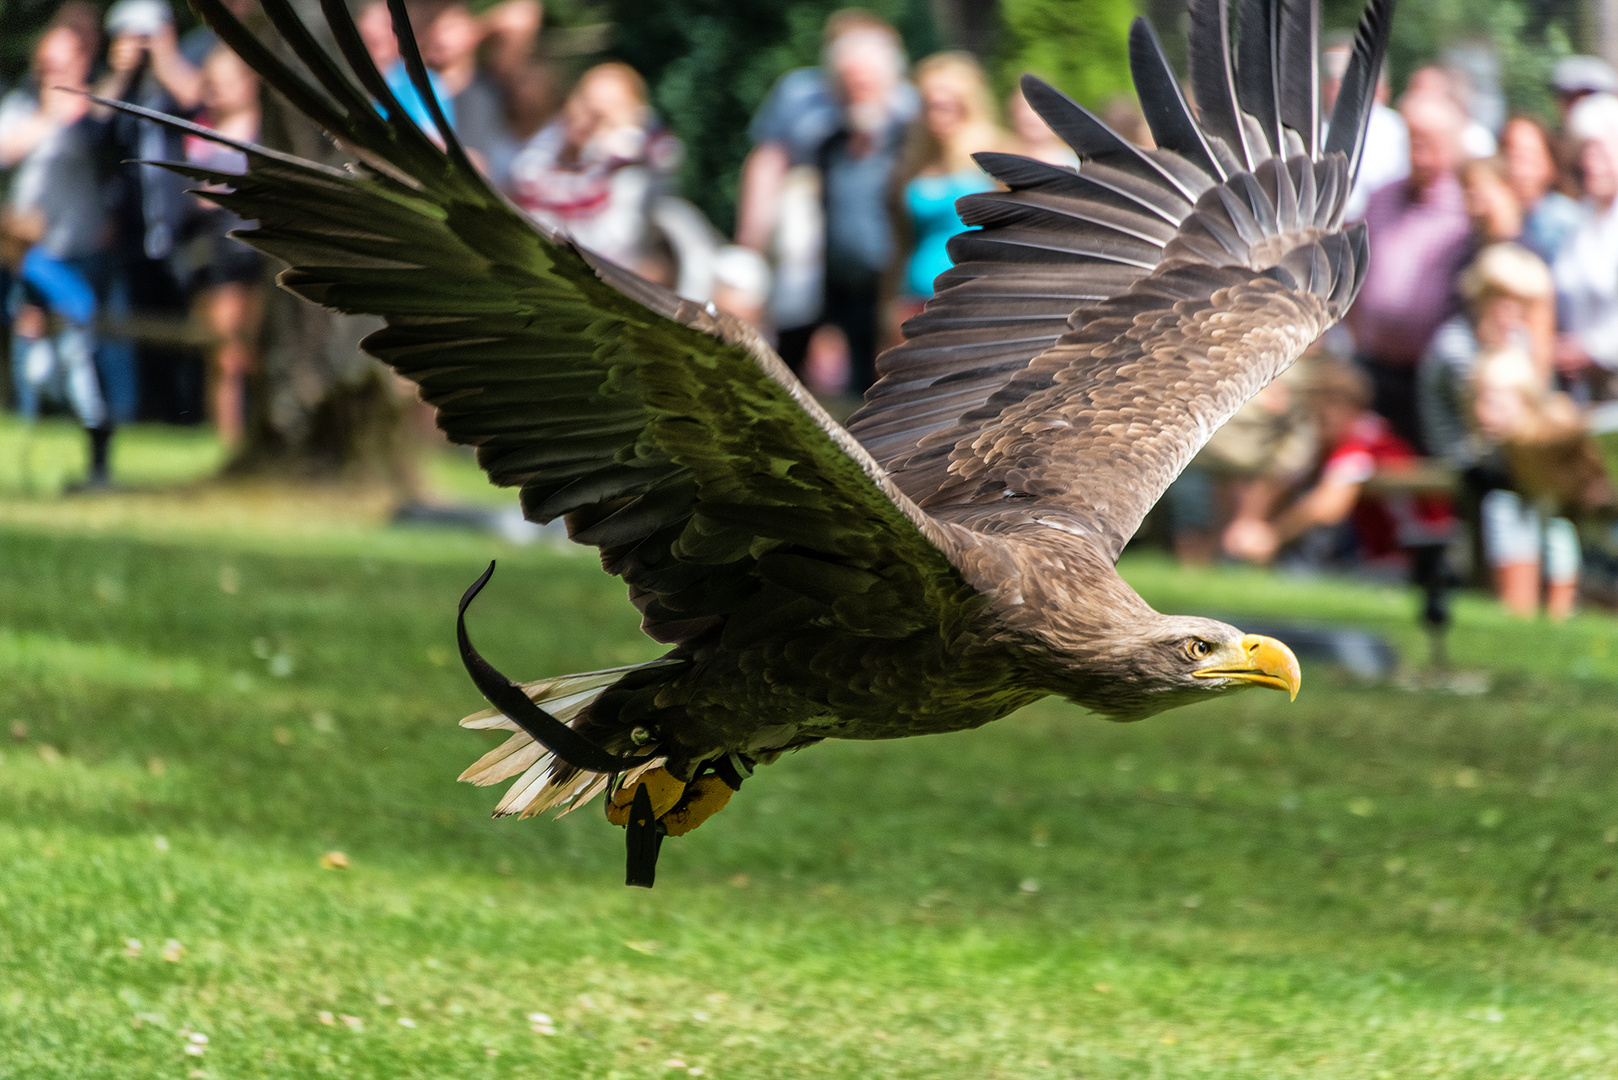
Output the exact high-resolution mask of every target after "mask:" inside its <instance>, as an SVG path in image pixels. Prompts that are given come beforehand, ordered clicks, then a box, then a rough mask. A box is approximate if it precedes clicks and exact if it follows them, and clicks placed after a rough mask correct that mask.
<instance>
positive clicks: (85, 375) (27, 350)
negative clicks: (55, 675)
mask: <svg viewBox="0 0 1618 1080" xmlns="http://www.w3.org/2000/svg"><path fill="white" fill-rule="evenodd" d="M92 47H93V46H92V45H91V43H90V42H89V41H88V40H86V37H85V35H84V33H83V31H82V28H75V27H73V26H71V25H68V24H65V23H58V24H56V25H54V26H51V27H49V28H47V29H46V31H45V33H44V34H43V35H42V36H41V37H40V39H39V41H38V42H37V43H36V44H35V46H34V52H33V79H32V80H31V84H30V85H28V86H25V87H23V88H20V89H17V90H14V91H12V92H11V93H10V94H7V95H6V97H5V98H4V99H3V100H0V168H6V169H13V168H14V169H15V173H14V174H13V175H12V177H11V188H10V193H9V197H8V200H7V203H6V207H5V216H4V221H3V223H0V224H3V228H0V232H3V233H4V234H5V239H6V246H7V248H8V249H9V251H8V255H9V256H10V257H11V258H9V259H8V261H13V262H15V263H16V265H15V266H14V269H15V270H16V271H17V277H16V280H15V281H14V282H13V289H12V294H11V296H10V297H9V298H8V304H7V308H8V313H9V315H10V317H11V318H10V321H11V332H12V341H11V356H12V363H13V365H14V371H15V379H14V384H15V389H16V393H17V406H18V412H19V413H21V414H22V416H23V417H25V418H27V419H33V418H34V417H35V416H37V415H38V411H39V398H38V392H39V390H41V389H43V388H45V387H47V386H49V385H50V384H52V383H54V382H60V383H61V384H62V385H63V389H64V390H65V395H66V397H67V399H68V403H69V404H70V405H71V407H72V409H73V411H74V413H75V414H76V415H77V416H78V418H79V422H80V423H82V424H83V425H84V428H85V431H86V432H87V433H88V434H89V439H90V475H89V480H88V483H89V485H91V486H105V485H106V483H107V482H108V479H109V452H110V447H111V442H112V431H113V417H112V416H110V415H109V412H108V409H107V405H106V400H105V397H104V395H103V392H102V387H101V381H100V378H99V376H98V375H97V372H96V365H95V353H96V345H97V342H96V338H95V332H94V320H95V317H96V315H97V314H98V311H99V309H100V308H101V306H102V305H101V297H100V296H99V295H98V292H97V289H96V285H98V284H104V282H105V280H106V273H105V270H106V266H107V258H106V244H105V241H106V236H107V214H106V206H105V202H104V200H103V197H102V192H101V169H100V146H101V141H102V127H103V125H102V124H101V122H100V121H99V120H98V119H97V118H96V117H95V116H94V115H92V112H91V105H90V101H89V99H88V98H87V97H85V96H84V92H85V91H87V90H89V88H90V86H89V76H90V64H91V59H92ZM53 318H54V319H55V320H57V321H58V322H59V324H60V329H58V330H57V331H56V332H55V333H52V332H51V328H50V322H51V319H53Z"/></svg>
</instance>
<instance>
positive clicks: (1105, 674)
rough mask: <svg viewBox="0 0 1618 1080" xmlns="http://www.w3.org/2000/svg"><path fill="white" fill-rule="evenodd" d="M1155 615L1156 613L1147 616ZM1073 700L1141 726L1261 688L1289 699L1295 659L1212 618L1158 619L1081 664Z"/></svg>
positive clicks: (1296, 681)
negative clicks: (1081, 682) (1170, 712)
mask: <svg viewBox="0 0 1618 1080" xmlns="http://www.w3.org/2000/svg"><path fill="white" fill-rule="evenodd" d="M1153 614H1154V615H1155V614H1156V613H1155V612H1154V613H1153ZM1086 667H1087V668H1088V669H1089V674H1090V675H1092V676H1095V677H1092V678H1087V679H1086V680H1085V683H1086V685H1085V686H1084V687H1083V689H1082V691H1080V692H1079V693H1074V694H1070V695H1069V696H1070V697H1072V698H1073V700H1075V701H1077V702H1078V703H1079V704H1081V705H1085V706H1087V707H1088V708H1090V709H1093V710H1094V711H1096V712H1098V713H1101V714H1102V715H1103V716H1105V717H1107V718H1108V719H1110V720H1120V721H1127V720H1144V719H1146V718H1147V717H1148V716H1154V715H1156V714H1157V713H1160V712H1163V711H1164V710H1166V709H1177V708H1179V707H1180V706H1182V705H1191V704H1194V703H1196V702H1198V701H1206V700H1208V699H1210V698H1213V697H1218V696H1220V695H1223V694H1228V693H1231V692H1232V691H1235V690H1245V689H1247V688H1248V687H1253V686H1262V687H1267V688H1269V689H1271V690H1282V691H1285V692H1286V693H1288V694H1290V695H1291V696H1292V698H1294V699H1296V698H1297V696H1298V686H1299V685H1300V683H1301V682H1302V676H1301V674H1300V672H1299V670H1298V658H1297V657H1296V656H1294V655H1293V653H1292V650H1291V649H1289V648H1287V647H1286V646H1285V645H1283V644H1282V643H1281V642H1279V641H1277V640H1275V639H1274V638H1269V637H1263V636H1261V635H1259V634H1244V633H1242V632H1241V631H1240V630H1238V629H1236V628H1235V627H1234V626H1231V625H1229V624H1227V623H1222V622H1219V621H1218V620H1216V619H1201V618H1193V617H1186V616H1167V615H1157V616H1156V617H1155V618H1152V619H1149V620H1145V621H1144V624H1143V625H1141V626H1139V627H1137V628H1136V630H1135V632H1134V633H1131V634H1127V635H1122V636H1121V637H1119V638H1115V639H1114V643H1113V647H1112V648H1110V649H1108V650H1107V654H1106V655H1103V656H1091V657H1089V658H1087V663H1086Z"/></svg>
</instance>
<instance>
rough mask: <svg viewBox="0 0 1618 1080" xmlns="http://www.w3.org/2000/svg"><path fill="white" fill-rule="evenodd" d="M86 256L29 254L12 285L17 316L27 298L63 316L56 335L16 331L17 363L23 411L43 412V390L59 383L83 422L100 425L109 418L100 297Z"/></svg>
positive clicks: (36, 251) (19, 401)
mask: <svg viewBox="0 0 1618 1080" xmlns="http://www.w3.org/2000/svg"><path fill="white" fill-rule="evenodd" d="M81 262H82V260H73V259H58V258H56V257H55V256H53V255H50V254H49V253H47V252H45V251H43V250H41V249H39V248H34V249H32V250H30V251H29V252H28V254H27V255H26V256H24V257H23V261H22V266H21V267H20V272H19V275H18V279H17V281H16V282H15V283H14V284H13V286H12V295H11V311H12V316H13V321H15V316H16V312H17V310H18V309H19V308H20V307H21V306H22V305H23V304H25V303H30V302H31V303H37V304H39V305H40V306H42V307H44V308H45V309H46V310H47V311H48V312H50V313H52V314H54V315H56V316H58V317H59V319H60V320H61V323H62V325H61V328H60V329H59V330H58V331H57V332H56V333H55V334H47V335H43V336H40V337H37V338H31V337H24V336H23V335H22V334H19V333H16V332H15V331H14V332H13V334H12V343H11V362H12V374H13V382H14V383H15V385H16V391H17V411H18V412H19V413H20V414H21V415H22V416H24V417H26V418H28V419H33V418H34V417H36V416H38V415H39V393H40V391H41V390H44V389H48V388H51V387H53V386H56V385H58V384H59V386H60V392H61V393H62V395H63V396H64V397H66V398H67V401H68V404H69V405H71V406H72V408H73V412H74V414H75V415H77V416H78V418H79V422H80V423H82V424H83V425H84V426H85V427H87V428H99V427H102V426H104V425H105V424H106V422H107V403H106V399H105V398H104V397H103V396H102V393H101V382H100V379H99V378H98V377H97V375H96V368H95V347H96V342H95V333H94V330H93V328H92V324H93V321H94V319H95V314H96V306H97V305H96V296H95V292H94V289H93V288H92V287H91V284H90V280H89V277H88V276H87V274H86V273H85V272H84V271H85V270H86V269H87V268H86V267H84V266H81V265H79V264H80V263H81Z"/></svg>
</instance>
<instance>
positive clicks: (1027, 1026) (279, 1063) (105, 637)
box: [0, 427, 1618, 1080]
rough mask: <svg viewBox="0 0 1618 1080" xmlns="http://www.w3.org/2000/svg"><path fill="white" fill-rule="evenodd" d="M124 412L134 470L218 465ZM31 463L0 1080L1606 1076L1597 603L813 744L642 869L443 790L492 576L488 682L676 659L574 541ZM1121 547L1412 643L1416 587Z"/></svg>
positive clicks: (1613, 653) (1611, 678)
mask: <svg viewBox="0 0 1618 1080" xmlns="http://www.w3.org/2000/svg"><path fill="white" fill-rule="evenodd" d="M133 436H134V437H132V438H130V439H128V440H126V441H125V443H124V449H123V456H122V457H121V459H120V467H121V468H122V469H123V470H124V474H125V475H126V476H133V477H135V478H136V479H137V480H142V481H143V482H149V483H156V482H158V481H163V482H173V481H176V480H181V479H184V477H185V476H187V475H195V474H197V473H199V472H202V471H205V470H206V469H208V468H211V467H212V465H213V463H214V462H216V461H217V451H215V450H213V449H212V448H211V447H210V446H209V444H208V443H207V440H206V439H203V438H201V437H198V436H192V435H183V434H181V435H175V434H169V433H161V432H158V433H153V432H140V431H136V432H134V433H133ZM18 438H19V436H18V432H17V431H16V429H14V428H5V429H0V1077H3V1078H8V1080H9V1078H13V1077H15V1078H28V1080H35V1078H46V1077H50V1078H54V1077H64V1078H66V1077H74V1078H78V1077H97V1078H122V1077H129V1078H136V1077H139V1078H142V1080H146V1078H152V1077H159V1078H168V1077H174V1078H181V1077H203V1076H206V1077H210V1078H219V1080H226V1078H235V1077H299V1078H301V1077H311V1076H335V1077H377V1078H389V1080H391V1078H405V1077H422V1078H429V1077H430V1078H450V1077H455V1078H460V1077H478V1078H483V1077H488V1078H497V1077H498V1078H504V1077H512V1078H536V1080H537V1078H571V1077H590V1078H601V1080H606V1078H620V1077H622V1078H641V1077H661V1078H678V1077H683V1076H698V1075H700V1076H706V1077H722V1078H734V1080H765V1078H800V1077H835V1078H845V1077H847V1078H855V1077H858V1078H865V1077H880V1078H916V1080H923V1078H925V1080H935V1078H963V1080H968V1078H969V1080H985V1078H1006V1080H1012V1078H1017V1080H1021V1078H1047V1077H1048V1078H1080V1077H1083V1078H1125V1077H1128V1078H1134V1077H1140V1078H1148V1077H1150V1078H1176V1080H1177V1078H1193V1077H1195V1078H1205V1077H1206V1078H1213V1077H1219V1078H1242V1080H1247V1078H1255V1077H1290V1076H1305V1077H1312V1078H1313V1077H1322V1078H1334V1077H1342V1078H1356V1080H1359V1078H1369V1077H1398V1078H1401V1080H1402V1078H1408V1077H1427V1076H1440V1077H1475V1078H1489V1080H1500V1078H1520V1077H1543V1078H1547V1080H1550V1078H1554V1080H1569V1078H1574V1077H1590V1078H1597V1077H1610V1076H1613V1075H1615V1074H1618V1012H1615V1010H1614V1002H1615V1001H1618V876H1615V875H1614V874H1613V868H1614V865H1615V864H1618V783H1615V776H1618V622H1614V621H1611V620H1609V619H1607V618H1604V617H1601V616H1594V615H1589V616H1581V617H1579V618H1578V619H1575V620H1574V621H1573V622H1572V623H1571V624H1569V625H1566V626H1562V627H1550V626H1547V625H1545V624H1543V623H1514V622H1510V621H1508V620H1506V619H1504V618H1503V617H1502V616H1500V615H1499V614H1498V613H1496V612H1495V611H1494V609H1493V608H1492V607H1491V606H1490V605H1488V604H1486V603H1484V602H1482V601H1481V600H1466V601H1463V602H1462V603H1461V604H1460V606H1459V612H1458V619H1459V625H1458V627H1457V630H1456V632H1455V634H1454V636H1453V641H1452V651H1453V654H1454V659H1455V662H1456V664H1457V665H1458V666H1460V667H1463V668H1466V669H1468V670H1470V671H1473V672H1478V671H1487V672H1488V673H1489V676H1490V680H1489V689H1488V691H1487V692H1486V693H1483V694H1475V693H1472V694H1465V693H1454V692H1439V691H1432V690H1413V689H1401V688H1399V687H1398V686H1397V685H1389V686H1360V685H1356V684H1354V683H1352V682H1350V681H1348V680H1347V679H1346V678H1345V677H1342V676H1338V675H1335V674H1334V673H1333V672H1331V671H1329V670H1325V669H1321V668H1318V667H1314V666H1309V665H1306V667H1305V678H1304V689H1303V692H1302V694H1301V695H1300V697H1299V699H1298V701H1297V702H1296V704H1290V705H1289V704H1288V703H1287V701H1286V699H1285V697H1284V696H1283V695H1280V694H1274V693H1266V692H1262V691H1253V692H1250V693H1248V694H1245V695H1240V696H1237V697H1234V698H1231V699H1227V700H1226V701H1224V702H1221V703H1217V704H1213V705H1209V706H1204V707H1199V708H1197V709H1194V710H1188V711H1182V712H1179V713H1171V714H1168V715H1165V716H1161V717H1158V718H1156V719H1154V720H1150V721H1147V722H1145V723H1141V724H1136V725H1129V726H1116V725H1111V724H1108V723H1105V722H1102V721H1098V720H1095V719H1093V718H1090V717H1087V716H1085V715H1084V714H1083V713H1082V712H1081V711H1080V710H1078V709H1076V708H1074V707H1071V706H1068V705H1065V704H1061V703H1057V702H1047V703H1044V704H1042V705H1040V706H1037V707H1035V708H1032V709H1029V710H1027V711H1026V712H1024V713H1022V714H1020V715H1018V716H1016V717H1013V718H1011V719H1009V720H1006V721H1003V722H1001V723H998V724H994V725H991V726H989V727H987V728H984V729H982V730H979V731H976V732H972V733H967V734H960V735H951V736H942V737H935V738H926V739H917V740H910V741H905V742H899V743H892V744H857V743H841V744H827V745H822V746H818V747H814V748H812V749H810V750H808V751H806V752H804V753H801V754H799V755H796V756H794V757H791V758H789V759H786V760H783V761H782V762H781V763H779V764H777V765H775V766H773V767H770V768H767V769H763V770H760V772H759V773H758V775H757V776H756V777H754V778H753V779H751V780H749V781H748V783H747V785H746V786H745V788H744V789H743V791H742V792H741V794H740V795H739V796H738V797H737V798H736V799H735V800H734V801H733V802H732V803H731V805H730V807H729V808H728V809H726V810H725V811H724V813H722V814H720V815H718V816H717V817H715V818H714V819H713V820H712V821H711V822H709V823H708V824H706V825H705V826H704V827H703V828H701V829H700V830H698V831H697V832H695V833H693V834H691V835H690V836H687V837H684V838H681V839H678V840H671V841H669V842H668V843H667V844H665V846H664V849H663V858H662V865H661V867H660V869H659V881H658V885H657V888H656V889H655V890H652V891H649V892H648V891H642V890H629V889H625V888H624V887H623V885H622V884H621V882H622V876H623V833H622V832H621V831H620V830H618V829H615V828H612V827H611V826H609V825H608V824H607V823H606V822H605V821H604V820H603V819H602V817H601V815H600V814H599V812H598V811H596V810H594V809H593V808H592V809H591V810H587V811H584V812H581V813H578V814H576V815H573V816H571V817H568V818H566V819H563V820H561V821H550V820H530V821H523V822H517V821H512V820H502V821H492V820H490V819H489V817H488V814H489V811H490V810H491V809H492V807H493V804H494V802H495V801H496V799H497V797H498V792H499V790H500V789H476V788H471V787H469V786H466V785H460V784H457V783H455V781H454V778H455V775H456V774H457V773H458V772H459V771H460V770H461V769H462V768H463V767H464V766H465V765H467V764H468V763H470V762H471V761H472V760H473V759H474V758H475V757H476V756H477V755H478V754H480V753H481V752H482V751H483V750H484V749H485V748H486V747H487V746H488V745H489V744H490V743H491V742H492V741H493V740H492V738H491V737H487V736H485V735H483V734H480V733H473V732H467V731H463V730H461V729H459V728H457V727H456V726H455V723H454V721H455V720H456V719H458V718H459V717H460V716H462V715H464V714H465V713H467V712H469V711H471V710H473V709H474V708H476V707H478V705H479V704H480V702H479V700H478V698H477V695H476V692H475V691H474V690H472V688H471V687H470V685H469V683H468V681H467V679H466V677H465V675H464V673H462V672H461V671H460V669H459V665H458V662H457V661H456V659H455V656H454V622H453V617H454V605H455V601H456V599H457V598H458V596H459V595H460V593H461V590H462V589H464V588H465V586H466V585H467V584H468V583H469V582H470V581H471V580H472V579H473V578H474V577H475V576H476V575H477V573H478V572H480V571H481V570H482V568H483V566H484V565H486V563H487V561H488V560H489V559H490V558H498V559H499V561H500V570H499V572H498V573H497V574H496V576H495V578H494V581H493V583H492V585H491V586H490V588H489V589H488V590H487V591H486V592H485V594H484V598H483V599H481V600H480V601H479V604H478V606H477V607H476V608H475V609H474V612H473V617H472V628H473V633H474V635H475V637H476V639H477V641H478V643H479V645H480V647H482V648H483V649H484V651H485V652H486V653H487V654H488V655H489V656H490V658H491V659H492V660H493V661H494V662H495V663H496V664H497V665H499V666H500V667H501V668H502V669H503V670H505V671H506V672H507V673H509V674H511V675H513V676H519V677H538V676H540V675H546V674H553V673H560V672H569V671H577V670H585V669H589V668H594V667H603V666H609V665H615V664H621V663H626V662H631V661H635V660H639V659H644V658H649V657H651V656H653V655H655V654H656V652H657V647H656V646H654V645H653V644H652V643H651V642H649V641H646V640H645V639H643V638H642V637H641V636H640V635H639V633H638V631H637V629H636V618H635V616H634V612H633V610H632V609H631V608H630V606H629V604H628V603H627V602H626V601H625V599H624V596H623V589H622V587H621V585H620V584H619V583H617V582H615V581H613V580H611V579H609V578H607V577H605V576H604V575H603V574H602V573H601V572H600V571H599V569H598V568H597V564H596V562H595V560H594V558H593V556H592V555H591V554H590V553H588V552H580V553H577V554H572V553H569V552H567V551H565V550H562V549H559V548H555V547H552V546H549V545H535V546H533V547H528V548H515V547H511V546H508V545H505V544H503V543H502V542H500V541H498V540H495V539H492V538H485V537H482V536H477V535H472V534H463V533H446V532H426V531H406V530H401V529H389V528H387V527H385V526H384V525H383V524H381V521H380V518H381V511H380V510H379V509H377V507H379V506H380V503H379V502H378V501H377V500H375V499H370V500H368V499H367V498H365V497H360V496H358V495H355V494H353V493H348V494H344V493H343V492H333V491H326V492H319V493H316V494H314V495H312V496H309V497H308V498H303V499H300V498H298V497H297V496H296V495H295V493H292V492H290V491H288V490H277V489H268V488H254V487H237V488H225V489H214V488H180V489H173V488H164V489H162V490H155V491H145V492H135V493H132V494H122V495H115V496H111V497H107V498H99V499H68V500H58V499H55V498H46V497H44V496H43V495H42V494H38V493H37V492H39V491H40V490H42V489H43V486H42V485H37V486H36V487H35V489H34V490H35V492H36V494H32V495H30V494H29V493H28V489H27V488H26V487H25V486H24V485H23V484H22V483H21V481H20V480H19V478H18V474H17V466H16V465H15V461H16V460H17V458H16V454H17V446H18ZM40 438H41V440H42V442H41V444H40V445H42V446H44V447H45V448H47V449H51V448H54V450H53V452H54V453H56V454H58V455H60V454H63V453H66V452H67V451H68V450H70V449H72V448H73V447H75V446H76V443H74V442H73V441H72V433H71V432H70V431H67V430H66V429H63V428H60V427H49V428H47V429H45V431H44V432H42V434H41V436H40ZM36 468H37V466H36ZM435 468H436V469H438V470H439V472H438V473H435V475H442V476H444V477H449V478H450V480H449V481H447V482H448V483H451V484H453V483H466V477H467V475H468V466H467V465H466V463H465V462H464V461H460V460H459V459H449V460H448V462H447V464H446V463H444V462H440V463H439V464H438V465H436V466H435ZM59 472H60V474H61V475H70V474H71V472H72V469H71V468H70V467H66V466H63V467H60V468H59ZM456 478H459V479H456ZM1125 571H1126V576H1128V577H1130V578H1131V579H1132V580H1133V581H1135V582H1136V583H1137V585H1138V586H1139V587H1140V588H1141V589H1142V591H1143V592H1144V593H1145V595H1146V596H1147V598H1148V599H1150V600H1153V601H1154V602H1156V603H1158V604H1160V605H1162V606H1164V607H1166V608H1169V609H1173V610H1180V611H1192V610H1204V611H1212V612H1218V613H1220V614H1225V615H1238V616H1239V615H1241V614H1243V613H1247V614H1252V615H1262V616H1266V617H1269V618H1276V617H1288V618H1294V619H1312V620H1316V621H1336V622H1341V623H1347V624H1352V625H1356V626H1364V627H1369V628H1373V629H1377V630H1380V631H1383V632H1385V633H1387V634H1389V635H1390V636H1391V637H1393V638H1394V639H1395V640H1396V641H1397V642H1398V643H1399V645H1400V647H1401V650H1402V651H1403V653H1404V655H1405V656H1406V657H1407V658H1408V659H1409V660H1411V661H1412V662H1414V663H1419V662H1420V661H1421V660H1422V659H1423V656H1424V652H1423V649H1422V646H1421V640H1420V636H1419V634H1418V633H1417V632H1416V631H1415V629H1414V627H1413V625H1412V624H1411V621H1410V620H1411V616H1412V612H1413V609H1414V605H1413V601H1412V599H1411V597H1409V596H1408V595H1406V594H1405V593H1404V592H1402V591H1400V590H1397V589H1384V588H1380V587H1373V586H1367V585H1364V584H1353V583H1344V582H1326V583H1322V582H1309V581H1300V580H1285V579H1277V578H1273V577H1269V576H1265V575H1260V574H1255V573H1244V572H1226V571H1217V572H1204V573H1192V572H1186V571H1181V570H1178V569H1176V568H1174V567H1172V566H1170V565H1169V564H1167V563H1165V562H1162V561H1159V560H1156V559H1152V558H1130V559H1128V560H1126V563H1125ZM1476 682H1477V680H1475V679H1474V680H1471V682H1468V681H1466V680H1462V681H1461V683H1460V684H1459V685H1460V686H1461V688H1462V689H1467V688H1473V689H1475V688H1476ZM8 732H9V733H8ZM329 852H341V853H343V855H344V856H345V857H346V861H347V864H348V865H347V868H346V869H328V868H325V867H323V866H322V857H323V856H326V855H327V853H329ZM328 861H329V860H328ZM533 1014H543V1017H544V1019H540V1020H536V1019H534V1018H533ZM536 1029H537V1030H536ZM204 1038H205V1040H206V1041H202V1040H203V1039H204ZM188 1050H189V1052H188Z"/></svg>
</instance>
